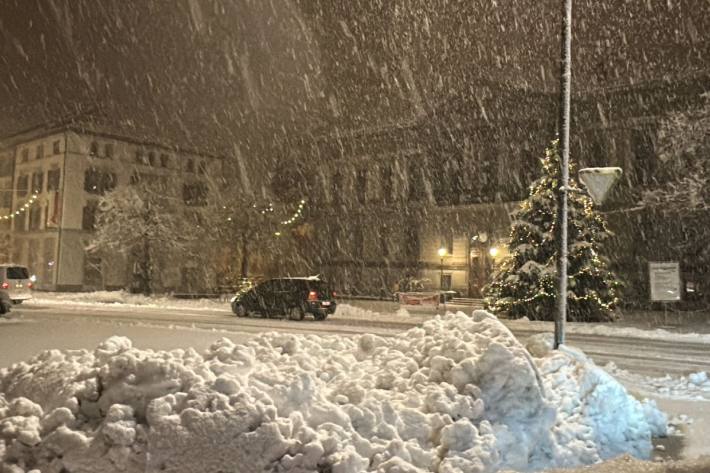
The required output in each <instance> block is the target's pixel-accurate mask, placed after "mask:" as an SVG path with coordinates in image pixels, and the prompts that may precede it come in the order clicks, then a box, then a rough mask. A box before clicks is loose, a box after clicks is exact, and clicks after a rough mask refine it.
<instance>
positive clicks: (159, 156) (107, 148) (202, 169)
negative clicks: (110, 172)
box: [89, 141, 207, 174]
mask: <svg viewBox="0 0 710 473" xmlns="http://www.w3.org/2000/svg"><path fill="white" fill-rule="evenodd" d="M100 148H101V146H100V144H99V143H98V142H97V141H92V142H91V145H90V147H89V155H90V156H94V157H100V158H113V156H114V153H113V144H112V143H106V144H104V149H103V151H104V152H103V153H101V152H100V151H101V150H100ZM171 161H172V158H171V156H170V155H169V154H167V153H156V152H155V151H145V150H143V149H138V150H136V152H135V163H136V164H140V165H141V166H150V167H160V168H165V169H167V168H170V167H171ZM185 171H186V172H189V173H194V172H197V173H199V174H207V163H206V162H205V161H198V162H197V163H196V161H195V160H194V159H193V158H188V159H187V160H185Z"/></svg>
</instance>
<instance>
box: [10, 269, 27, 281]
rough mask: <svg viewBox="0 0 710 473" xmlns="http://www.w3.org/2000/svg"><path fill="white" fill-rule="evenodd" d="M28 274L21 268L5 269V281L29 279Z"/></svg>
mask: <svg viewBox="0 0 710 473" xmlns="http://www.w3.org/2000/svg"><path fill="white" fill-rule="evenodd" d="M29 278H30V273H29V271H27V268H24V267H22V266H10V267H9V268H7V279H29Z"/></svg>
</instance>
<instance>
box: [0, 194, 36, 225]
mask: <svg viewBox="0 0 710 473" xmlns="http://www.w3.org/2000/svg"><path fill="white" fill-rule="evenodd" d="M38 197H39V196H38V195H37V194H32V197H30V198H29V199H28V200H27V202H25V203H24V205H22V206H21V207H20V208H19V209H17V210H15V211H14V212H11V213H9V214H7V215H2V216H0V220H12V219H14V218H15V217H18V216H19V215H20V214H22V213H24V212H27V210H29V208H30V207H31V206H32V204H33V203H35V201H36V200H37V198H38Z"/></svg>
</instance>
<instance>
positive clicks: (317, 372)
mask: <svg viewBox="0 0 710 473" xmlns="http://www.w3.org/2000/svg"><path fill="white" fill-rule="evenodd" d="M536 355H537V356H538V357H537V358H533V357H531V355H530V354H529V353H528V352H527V351H526V349H525V348H524V347H523V346H522V345H521V344H520V343H519V342H518V341H517V340H516V339H515V337H514V336H513V335H512V334H511V333H510V332H509V331H508V329H507V328H506V327H505V326H504V325H502V324H501V323H500V322H499V321H498V320H497V319H496V318H495V317H493V316H491V315H490V314H487V313H485V312H482V311H477V312H475V313H474V317H473V318H471V317H468V316H466V315H464V314H463V313H458V314H450V315H447V316H446V317H443V318H440V317H437V318H435V319H433V320H430V321H428V322H426V323H424V324H423V326H422V327H418V328H414V329H411V330H409V331H407V332H404V333H403V334H402V335H401V336H399V337H393V338H381V337H377V336H373V335H363V336H359V337H353V338H342V337H335V336H328V337H321V336H315V335H308V336H303V335H290V334H285V333H270V334H265V335H261V336H259V337H256V338H254V339H252V340H251V341H250V342H249V343H246V344H244V345H235V344H234V343H232V342H231V341H229V340H226V339H222V340H219V341H217V342H216V343H215V344H214V345H212V347H211V348H210V349H209V350H207V351H206V353H204V354H202V355H201V354H199V353H197V352H196V351H194V350H193V349H186V350H172V351H151V350H140V349H137V348H134V347H132V345H131V342H130V340H128V339H126V338H122V337H112V338H110V339H108V340H106V341H105V342H103V343H102V344H101V345H99V346H98V347H97V348H96V349H95V350H93V352H89V351H86V350H78V351H58V350H50V351H46V352H43V353H42V354H40V355H38V356H36V357H35V358H33V359H31V360H29V361H28V362H26V363H18V364H15V365H13V366H12V367H10V368H7V369H3V370H1V371H0V438H2V442H0V459H1V463H0V471H3V472H4V471H7V472H13V473H15V472H19V473H21V472H27V471H31V470H33V469H36V470H41V471H42V472H43V473H50V472H57V473H59V472H62V471H64V472H71V473H84V472H86V473H88V472H92V473H93V472H102V473H104V472H119V471H121V472H145V471H148V472H152V471H165V472H200V473H208V472H215V473H216V472H226V471H230V472H242V473H252V472H257V471H272V472H294V473H306V472H309V473H310V472H312V473H316V472H325V471H328V472H332V473H359V472H364V471H377V472H382V473H420V472H427V471H437V472H439V473H456V472H467V473H470V472H490V471H496V470H499V469H503V468H508V469H516V470H530V469H540V468H544V467H548V466H567V465H576V464H584V463H593V462H596V461H599V460H600V459H603V458H607V457H609V456H612V455H615V454H617V453H619V452H630V453H632V454H634V455H637V456H639V457H647V456H648V455H649V453H650V450H651V436H652V435H654V434H655V435H658V434H663V433H664V432H665V418H664V417H663V415H662V414H661V413H660V412H659V411H658V410H657V409H656V408H655V407H654V406H652V405H649V404H641V403H639V402H637V401H636V400H634V399H633V398H631V397H630V396H629V395H628V394H627V393H626V392H625V391H624V389H623V387H621V385H619V384H618V383H617V382H616V381H614V379H613V378H611V377H610V376H608V375H606V374H605V373H604V372H603V370H601V369H599V368H597V367H596V366H595V365H594V364H593V363H592V362H591V361H589V360H588V359H587V358H586V357H584V355H583V354H581V353H577V352H574V351H571V350H567V351H556V352H550V351H547V352H545V350H542V349H538V350H537V351H536Z"/></svg>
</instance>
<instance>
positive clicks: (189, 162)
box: [185, 159, 195, 172]
mask: <svg viewBox="0 0 710 473" xmlns="http://www.w3.org/2000/svg"><path fill="white" fill-rule="evenodd" d="M185 170H186V171H187V172H195V161H193V160H192V159H188V160H187V163H186V164H185Z"/></svg>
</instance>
